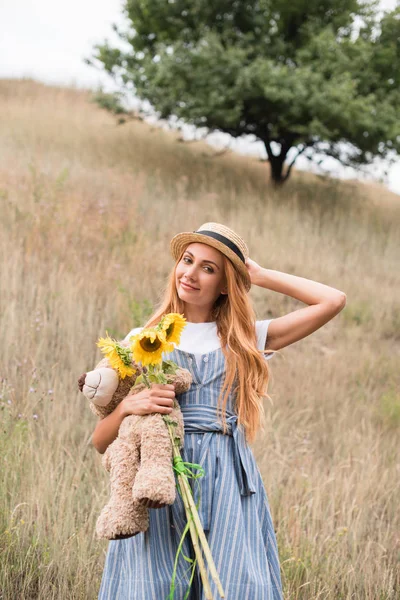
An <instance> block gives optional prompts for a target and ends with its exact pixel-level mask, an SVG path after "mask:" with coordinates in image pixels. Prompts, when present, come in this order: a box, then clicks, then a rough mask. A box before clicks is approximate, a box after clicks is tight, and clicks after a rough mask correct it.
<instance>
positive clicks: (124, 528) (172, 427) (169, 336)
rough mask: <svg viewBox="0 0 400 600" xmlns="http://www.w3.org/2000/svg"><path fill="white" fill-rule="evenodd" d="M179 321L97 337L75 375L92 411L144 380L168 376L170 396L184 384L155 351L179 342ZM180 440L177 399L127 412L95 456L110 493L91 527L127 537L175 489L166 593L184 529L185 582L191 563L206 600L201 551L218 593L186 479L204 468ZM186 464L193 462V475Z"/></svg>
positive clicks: (184, 375) (173, 316) (102, 410)
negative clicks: (177, 527)
mask: <svg viewBox="0 0 400 600" xmlns="http://www.w3.org/2000/svg"><path fill="white" fill-rule="evenodd" d="M185 321H186V319H185V318H184V317H183V315H180V314H178V313H169V314H166V315H164V316H163V317H162V319H161V320H160V322H159V323H158V324H157V325H156V326H153V327H149V328H146V329H142V331H141V332H140V333H138V334H136V335H133V336H132V337H131V338H130V339H129V341H128V342H118V341H115V340H113V339H111V338H110V337H109V336H108V334H107V337H106V338H100V339H99V341H98V343H97V345H98V346H99V348H100V349H101V351H102V353H103V354H104V355H105V358H104V359H103V360H102V361H101V362H100V363H99V364H98V365H97V366H96V368H95V369H94V371H91V372H90V373H85V374H84V375H82V376H81V377H80V379H79V386H80V389H81V391H83V392H84V394H85V395H86V396H87V398H88V399H89V400H90V408H91V409H92V411H93V412H95V413H96V414H98V415H99V416H101V417H104V416H106V415H107V414H109V413H110V412H112V411H113V410H114V409H115V407H116V406H117V405H118V404H119V402H121V401H122V399H123V398H124V397H125V396H126V395H128V394H132V393H139V392H140V391H141V390H142V389H144V388H145V387H148V388H149V387H151V384H152V383H161V384H169V383H173V384H174V386H175V394H177V395H179V393H182V392H184V391H186V390H188V389H189V387H190V385H191V382H192V377H191V374H190V372H189V371H187V370H186V369H181V368H180V367H178V365H176V363H174V362H173V361H169V360H163V358H162V355H163V354H164V353H168V352H171V351H172V350H173V349H174V344H179V342H180V336H181V333H182V331H183V328H184V327H185ZM183 440H184V423H183V417H182V413H181V411H180V407H179V403H178V401H177V400H176V398H175V401H174V408H173V410H172V412H171V413H170V414H168V415H162V414H161V413H152V414H148V415H144V416H139V415H128V416H126V417H125V418H124V419H123V421H122V423H121V426H120V428H119V432H118V437H117V438H116V439H115V440H114V441H113V442H112V443H111V444H110V445H109V446H108V448H107V450H106V452H105V453H104V455H103V458H102V462H103V465H104V466H105V468H106V469H107V470H108V471H109V472H110V479H111V496H110V500H109V502H108V504H107V505H106V506H105V507H104V508H103V511H102V513H101V514H100V517H99V518H98V520H97V524H96V531H97V534H98V537H103V538H107V539H120V538H126V537H131V536H132V535H136V534H137V533H139V532H141V531H146V530H147V528H148V526H149V515H148V508H162V507H163V506H165V505H167V504H172V503H173V502H174V501H175V498H176V489H178V492H179V494H180V495H181V497H182V501H183V504H184V506H185V512H186V517H187V525H186V527H185V530H184V532H183V535H182V538H181V540H180V542H179V546H178V551H177V555H176V558H175V565H174V572H173V576H172V581H171V590H170V594H169V596H168V599H167V600H172V599H173V597H174V581H175V577H176V569H177V561H178V558H179V553H180V552H181V548H182V544H183V540H184V538H185V536H186V534H187V532H188V530H189V531H190V534H191V539H192V543H193V548H194V551H195V555H196V560H195V561H191V560H190V559H189V558H188V557H185V560H187V561H189V562H191V563H193V564H192V574H191V579H190V585H191V583H192V580H193V576H194V569H195V566H196V562H197V563H198V566H199V570H200V575H201V578H202V581H203V586H204V592H205V597H206V598H207V600H212V593H211V588H210V583H209V581H208V577H207V573H206V568H205V563H204V558H203V554H202V551H203V553H204V556H205V558H206V560H207V563H208V566H209V570H210V574H211V576H212V578H213V580H214V581H215V583H216V586H217V589H218V591H219V594H220V597H222V598H224V591H223V589H222V585H221V582H220V580H219V577H218V573H217V570H216V568H215V564H214V561H213V558H212V555H211V552H210V548H209V546H208V542H207V539H206V536H205V534H204V531H203V528H202V525H201V522H200V519H199V515H198V512H197V508H198V506H196V504H195V502H194V499H193V495H192V490H191V488H190V485H189V482H188V479H189V478H193V479H198V478H199V477H201V476H203V475H204V470H203V469H202V467H201V466H200V465H193V464H190V463H185V462H184V461H183V460H182V457H181V454H180V449H181V448H182V447H183ZM189 467H191V469H197V470H198V474H194V473H193V470H191V469H190V468H189ZM121 470H122V474H121ZM175 476H176V479H177V482H176V481H175ZM190 585H189V589H190ZM188 593H189V590H188Z"/></svg>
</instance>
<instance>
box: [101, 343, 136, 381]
mask: <svg viewBox="0 0 400 600" xmlns="http://www.w3.org/2000/svg"><path fill="white" fill-rule="evenodd" d="M106 333H107V332H106ZM97 346H98V347H99V348H100V350H101V351H102V353H103V354H104V355H105V357H106V358H107V359H108V362H109V363H110V366H111V367H112V368H113V369H115V370H116V371H118V373H119V374H120V376H121V379H125V377H129V376H130V375H133V374H134V373H135V371H136V369H134V368H133V367H132V353H131V349H130V348H124V347H123V346H120V344H119V343H118V342H117V341H115V340H113V339H112V338H110V336H109V335H108V333H107V337H105V338H99V341H98V342H97Z"/></svg>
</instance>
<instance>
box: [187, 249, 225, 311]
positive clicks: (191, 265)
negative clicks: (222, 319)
mask: <svg viewBox="0 0 400 600" xmlns="http://www.w3.org/2000/svg"><path fill="white" fill-rule="evenodd" d="M175 281H176V288H177V290H178V295H179V297H180V298H181V299H182V300H183V301H184V302H189V303H190V304H196V305H198V306H207V305H210V306H212V305H213V304H214V302H215V300H216V299H217V298H218V297H219V296H220V294H221V293H226V279H225V273H224V266H223V260H222V254H221V252H219V250H216V249H215V248H212V247H211V246H208V245H207V244H200V243H192V244H189V246H188V247H187V248H186V250H185V252H184V253H183V256H182V258H181V260H180V261H179V263H178V264H177V267H176V272H175ZM185 283H187V284H188V285H189V286H191V288H188V287H185Z"/></svg>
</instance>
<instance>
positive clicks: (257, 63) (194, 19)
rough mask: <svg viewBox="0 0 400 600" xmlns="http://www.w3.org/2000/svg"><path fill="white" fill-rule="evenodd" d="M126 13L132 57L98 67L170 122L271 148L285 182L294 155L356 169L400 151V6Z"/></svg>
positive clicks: (236, 6)
mask: <svg viewBox="0 0 400 600" xmlns="http://www.w3.org/2000/svg"><path fill="white" fill-rule="evenodd" d="M124 12H125V15H126V20H127V24H128V27H127V28H126V29H125V30H124V31H122V30H120V29H118V28H116V27H115V30H116V31H117V33H118V34H119V36H120V37H121V39H122V40H123V42H124V47H125V49H124V50H122V49H121V48H115V47H111V46H110V45H109V44H108V43H107V42H105V43H104V44H99V45H97V46H96V47H95V51H94V55H93V59H92V60H90V61H88V62H90V63H91V64H97V65H100V66H101V67H102V68H104V69H105V70H106V71H107V72H108V73H110V74H111V75H113V76H114V77H116V78H117V80H119V81H120V82H121V83H122V84H123V85H125V86H128V88H129V89H131V90H132V91H133V92H134V93H135V95H136V96H137V97H138V98H140V99H142V100H147V101H148V102H149V103H150V104H151V105H152V107H154V109H155V110H156V111H157V112H158V114H159V116H160V118H164V119H166V118H169V117H171V116H175V117H177V118H180V119H182V120H184V121H185V122H187V123H190V124H194V125H196V126H200V127H205V128H207V130H209V131H213V130H219V131H223V132H226V133H229V134H230V135H232V136H234V137H239V136H242V135H248V134H252V135H254V136H255V137H256V138H258V139H259V140H262V142H263V143H264V144H265V148H266V151H267V154H268V158H269V161H270V163H271V174H272V178H273V180H274V181H275V182H277V183H281V182H283V181H284V180H285V179H286V178H287V177H288V176H289V173H290V169H291V166H292V165H291V164H290V165H287V166H286V169H285V168H284V164H285V161H286V159H287V155H288V152H289V150H290V149H291V148H296V150H297V155H296V157H295V158H297V156H298V155H299V154H300V153H302V152H306V153H307V152H308V151H310V152H315V151H317V152H322V153H324V154H327V155H330V156H333V157H335V158H337V159H339V160H340V161H341V162H342V163H343V164H345V165H349V166H357V165H362V164H368V163H370V162H371V161H372V160H373V159H374V158H375V157H377V156H379V157H382V158H386V157H387V156H388V155H390V153H391V152H397V153H399V151H400V123H399V115H400V5H399V4H398V6H397V8H395V9H394V10H393V11H391V12H386V13H383V14H380V13H378V9H377V3H376V2H375V1H371V0H364V1H363V0H229V1H228V0H212V1H211V0H192V1H191V2H188V1H187V0H127V1H126V3H125V5H124ZM344 143H345V144H344ZM344 148H345V150H344ZM294 160H295V159H294ZM294 160H293V162H294Z"/></svg>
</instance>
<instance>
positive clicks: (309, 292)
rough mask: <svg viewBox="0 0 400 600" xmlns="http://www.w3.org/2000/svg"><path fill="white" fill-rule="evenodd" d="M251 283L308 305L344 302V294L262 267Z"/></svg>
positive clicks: (310, 281) (327, 286)
mask: <svg viewBox="0 0 400 600" xmlns="http://www.w3.org/2000/svg"><path fill="white" fill-rule="evenodd" d="M253 283H254V284H255V285H258V286H260V287H263V288H267V289H269V290H272V291H274V292H279V293H280V294H285V295H287V296H291V297H292V298H296V299H297V300H300V301H301V302H304V303H305V304H309V305H311V304H319V303H321V302H329V303H341V302H345V301H346V294H345V293H344V292H341V291H340V290H337V289H336V288H333V287H330V286H329V285H325V284H324V283H319V282H317V281H312V280H311V279H305V278H304V277H298V276H297V275H290V274H289V273H282V272H281V271H274V270H273V269H265V268H263V267H262V268H261V270H260V271H259V273H258V274H257V275H256V276H255V278H254V281H253Z"/></svg>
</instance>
